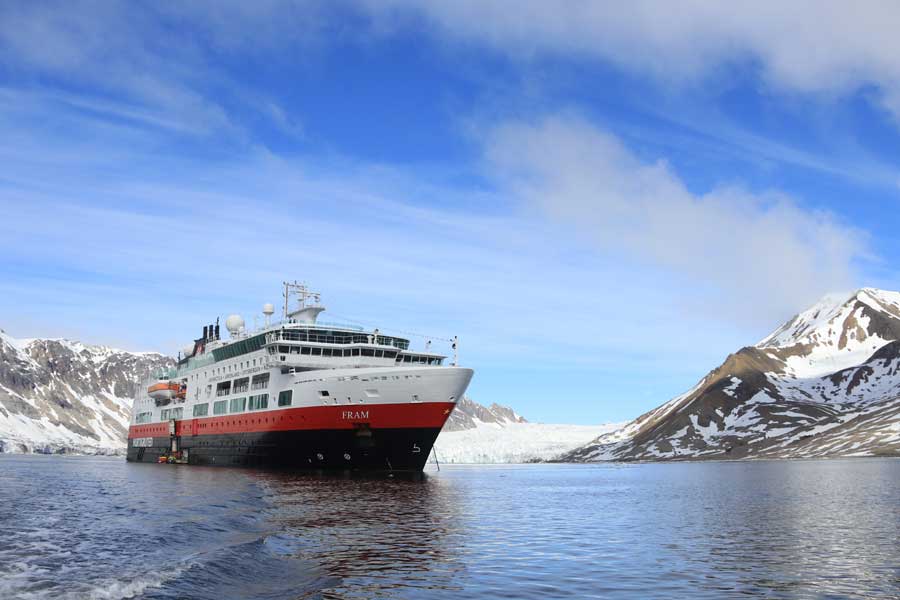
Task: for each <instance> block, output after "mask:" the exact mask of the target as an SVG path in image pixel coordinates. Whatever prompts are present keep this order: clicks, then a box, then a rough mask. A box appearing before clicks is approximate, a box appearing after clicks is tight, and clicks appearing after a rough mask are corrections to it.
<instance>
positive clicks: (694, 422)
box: [562, 288, 900, 461]
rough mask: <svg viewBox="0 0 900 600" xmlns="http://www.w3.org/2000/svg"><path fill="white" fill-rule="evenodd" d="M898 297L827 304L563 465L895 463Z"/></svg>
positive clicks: (898, 444)
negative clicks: (880, 459) (822, 459)
mask: <svg viewBox="0 0 900 600" xmlns="http://www.w3.org/2000/svg"><path fill="white" fill-rule="evenodd" d="M898 340H900V293H897V292H888V291H883V290H877V289H872V288H864V289H861V290H858V291H857V292H855V293H853V294H852V295H850V296H849V297H846V296H844V297H838V296H829V297H826V298H824V299H822V300H821V301H820V302H818V303H816V304H815V305H814V306H813V307H811V308H810V309H808V310H806V311H804V312H802V313H800V314H798V315H797V316H795V317H794V318H793V319H791V320H790V321H788V322H787V323H785V324H784V325H782V326H781V327H779V328H778V329H777V330H776V331H775V332H773V333H772V334H771V335H769V336H768V337H766V338H765V339H764V340H762V341H761V342H759V343H758V344H756V345H755V346H749V347H746V348H742V349H741V350H739V351H738V352H736V353H734V354H731V355H729V356H728V358H726V359H725V362H724V363H723V364H722V365H721V366H719V367H718V368H717V369H715V370H713V371H711V372H710V373H709V374H708V375H706V376H705V377H704V378H703V379H702V380H701V381H700V382H699V383H698V384H697V385H696V386H694V387H693V388H692V389H691V390H689V391H688V392H687V393H685V394H682V395H681V396H678V397H676V398H674V399H672V400H671V401H669V402H667V403H666V404H663V405H662V406H660V407H659V408H657V409H655V410H652V411H650V412H648V413H646V414H644V415H641V416H640V417H638V418H637V419H635V420H634V421H631V422H630V423H628V424H627V425H625V426H624V427H622V428H621V429H619V430H617V431H614V432H611V433H608V434H605V435H602V436H600V437H598V438H597V439H595V440H594V441H592V442H591V443H589V444H587V445H585V446H583V447H581V448H579V449H577V450H575V451H573V452H570V453H568V454H566V455H564V456H563V457H562V460H569V461H602V460H660V459H684V458H747V457H758V458H770V457H771V458H775V457H816V456H872V455H891V456H900V341H898Z"/></svg>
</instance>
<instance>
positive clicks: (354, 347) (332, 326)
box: [154, 284, 447, 379]
mask: <svg viewBox="0 0 900 600" xmlns="http://www.w3.org/2000/svg"><path fill="white" fill-rule="evenodd" d="M290 285H295V284H285V286H286V291H285V308H284V318H283V319H282V320H281V321H279V322H275V323H268V320H269V318H268V317H269V315H270V314H271V308H270V307H271V305H267V307H266V309H265V310H264V314H266V320H267V323H266V325H264V326H263V327H261V328H258V329H255V330H251V331H247V330H245V329H244V323H243V319H242V318H240V317H239V316H237V315H232V316H230V317H228V319H227V320H226V327H227V328H228V330H229V332H230V338H229V339H226V340H222V339H220V338H219V326H218V324H216V325H214V326H213V325H210V326H208V327H204V335H203V336H202V337H201V338H200V339H197V340H195V341H194V344H193V346H192V347H190V349H189V350H190V351H188V349H186V350H185V356H184V357H183V358H180V360H179V361H178V364H177V365H176V366H175V367H174V368H171V369H165V370H162V371H160V372H158V373H155V374H154V375H155V376H156V377H157V378H158V379H179V378H186V377H188V376H189V375H190V374H191V373H192V372H195V371H196V370H198V369H205V368H207V367H210V366H211V365H215V364H217V363H220V362H231V361H232V360H233V359H237V358H240V357H242V356H245V355H250V354H254V353H256V354H255V356H254V360H253V362H254V364H256V363H257V361H258V362H259V364H260V366H262V367H265V368H281V369H284V370H317V369H340V368H348V367H360V368H361V367H391V366H397V365H400V366H413V365H423V366H440V365H442V364H443V362H444V360H445V359H446V358H447V356H446V355H443V354H439V353H435V352H431V351H430V342H429V343H428V344H427V346H426V350H424V351H410V350H409V345H410V342H409V339H407V338H403V337H397V336H392V335H385V334H383V333H381V331H380V330H378V329H373V330H371V331H366V330H365V329H363V328H362V327H358V326H355V325H345V324H339V323H328V322H318V320H317V317H318V315H319V313H321V312H322V311H324V310H325V308H324V307H322V306H321V305H319V304H318V295H314V303H312V304H310V303H308V302H307V300H308V299H309V298H310V297H311V296H313V295H311V294H310V293H309V292H307V291H306V289H305V287H303V286H299V289H300V292H301V293H302V294H305V295H304V296H302V297H301V302H300V306H299V308H298V309H297V310H295V311H293V312H291V311H289V310H288V307H287V301H288V299H289V297H290V294H289V291H288V286H290ZM266 311H268V312H266ZM217 323H218V322H217Z"/></svg>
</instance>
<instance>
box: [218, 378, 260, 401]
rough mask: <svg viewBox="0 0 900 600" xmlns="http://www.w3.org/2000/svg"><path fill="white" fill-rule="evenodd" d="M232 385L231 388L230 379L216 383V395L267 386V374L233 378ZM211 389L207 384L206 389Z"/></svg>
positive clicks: (240, 392) (242, 391) (238, 392)
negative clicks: (251, 377)
mask: <svg viewBox="0 0 900 600" xmlns="http://www.w3.org/2000/svg"><path fill="white" fill-rule="evenodd" d="M233 383H234V387H233V389H232V382H231V381H222V382H220V383H217V384H216V397H219V398H221V397H222V396H227V395H229V394H242V393H244V392H246V391H247V390H248V389H251V390H264V389H266V388H267V387H269V374H268V373H262V374H260V375H254V376H253V380H252V383H251V380H250V378H249V377H242V378H240V379H235V380H234V382H233ZM209 389H211V386H207V390H209Z"/></svg>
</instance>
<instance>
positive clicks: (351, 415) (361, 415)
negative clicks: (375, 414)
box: [341, 410, 369, 419]
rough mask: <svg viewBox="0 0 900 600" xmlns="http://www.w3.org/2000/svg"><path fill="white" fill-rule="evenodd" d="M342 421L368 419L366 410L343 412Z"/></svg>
mask: <svg viewBox="0 0 900 600" xmlns="http://www.w3.org/2000/svg"><path fill="white" fill-rule="evenodd" d="M341 418H342V419H368V418H369V411H367V410H345V411H343V412H342V413H341Z"/></svg>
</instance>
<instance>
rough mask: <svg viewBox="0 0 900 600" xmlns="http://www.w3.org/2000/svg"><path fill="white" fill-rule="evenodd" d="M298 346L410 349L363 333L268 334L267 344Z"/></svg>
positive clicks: (402, 343) (398, 340)
mask: <svg viewBox="0 0 900 600" xmlns="http://www.w3.org/2000/svg"><path fill="white" fill-rule="evenodd" d="M281 342H284V343H287V344H296V343H298V342H306V343H313V344H339V345H349V344H367V345H372V346H384V347H390V348H396V349H398V350H407V349H409V341H408V340H404V339H401V338H395V337H391V336H386V335H378V336H375V335H372V334H363V333H348V334H346V335H320V334H316V333H312V332H306V331H297V330H291V329H285V330H276V331H270V332H269V333H267V334H266V344H267V345H268V344H275V343H281Z"/></svg>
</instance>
